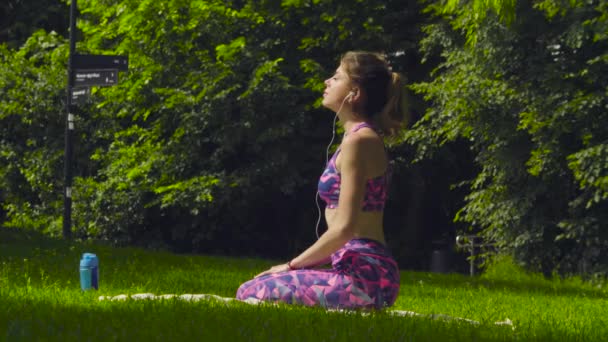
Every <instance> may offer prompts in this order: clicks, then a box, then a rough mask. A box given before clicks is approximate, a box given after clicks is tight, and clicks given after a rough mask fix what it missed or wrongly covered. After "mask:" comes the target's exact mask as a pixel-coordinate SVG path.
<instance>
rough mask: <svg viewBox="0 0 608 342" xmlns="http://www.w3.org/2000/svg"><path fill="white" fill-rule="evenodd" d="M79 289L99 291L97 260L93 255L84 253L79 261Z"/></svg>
mask: <svg viewBox="0 0 608 342" xmlns="http://www.w3.org/2000/svg"><path fill="white" fill-rule="evenodd" d="M80 288H82V290H83V291H86V290H90V289H92V288H93V289H95V290H97V289H99V260H98V259H97V256H96V255H95V254H93V253H84V254H82V259H80Z"/></svg>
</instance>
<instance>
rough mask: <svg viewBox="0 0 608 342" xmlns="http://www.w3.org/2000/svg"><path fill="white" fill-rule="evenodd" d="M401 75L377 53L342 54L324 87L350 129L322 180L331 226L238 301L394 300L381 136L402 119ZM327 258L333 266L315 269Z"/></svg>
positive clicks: (348, 305) (379, 303) (374, 303)
mask: <svg viewBox="0 0 608 342" xmlns="http://www.w3.org/2000/svg"><path fill="white" fill-rule="evenodd" d="M401 79H402V78H401V76H400V75H399V74H397V73H394V72H392V71H391V69H390V66H389V65H388V63H387V61H386V60H385V59H384V57H383V56H382V55H380V54H377V53H371V52H362V51H354V52H348V53H346V54H345V55H344V56H343V57H342V59H341V62H340V66H339V67H338V69H337V70H336V72H335V74H334V75H333V76H332V77H331V78H329V79H328V80H326V81H325V86H326V88H325V92H324V93H323V106H325V107H326V108H328V109H331V110H332V111H334V112H336V116H337V117H338V118H339V119H340V122H341V123H342V125H343V127H344V132H345V134H344V137H343V140H342V142H341V144H340V147H339V148H338V149H337V150H336V152H335V154H334V155H333V156H332V158H331V159H330V160H329V161H328V163H327V166H326V169H325V171H324V172H323V174H322V175H321V178H320V180H319V185H318V191H319V196H320V197H321V199H322V200H324V201H325V202H326V208H325V217H326V220H327V227H328V229H327V231H326V232H325V233H324V234H323V235H321V237H320V238H319V239H318V240H317V241H316V242H315V243H314V244H313V245H312V246H310V247H309V248H308V249H306V250H305V251H304V252H302V253H301V254H300V255H298V256H297V257H296V258H294V259H292V260H290V261H289V262H287V263H285V264H280V265H277V266H274V267H272V268H270V269H269V270H267V271H264V272H262V273H260V274H258V275H257V276H256V277H255V278H254V279H252V280H250V281H248V282H246V283H244V284H242V285H241V287H240V288H239V289H238V291H237V296H236V297H237V299H240V300H247V299H249V298H255V299H259V300H266V301H281V302H286V303H294V304H303V305H309V306H314V305H318V306H322V307H326V308H338V309H342V308H344V309H354V308H365V309H374V308H375V309H381V308H383V307H386V306H390V305H392V304H393V303H394V302H395V300H396V299H397V294H398V292H399V268H398V266H397V263H396V262H395V260H394V259H393V258H392V256H391V254H390V252H389V251H388V249H387V247H386V241H385V239H384V232H383V226H382V220H383V211H384V204H385V202H386V198H387V192H388V183H389V182H388V180H389V174H390V170H389V163H388V157H387V154H386V152H385V149H384V143H383V139H382V138H383V135H387V134H392V133H393V132H394V131H396V130H398V129H399V128H400V126H401V123H402V122H403V121H404V118H405V114H406V112H405V110H406V108H405V105H404V95H403V91H404V88H403V85H402V82H401ZM329 261H331V264H332V268H331V269H315V267H316V266H319V265H321V264H324V263H327V262H329Z"/></svg>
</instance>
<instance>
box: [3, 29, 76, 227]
mask: <svg viewBox="0 0 608 342" xmlns="http://www.w3.org/2000/svg"><path fill="white" fill-rule="evenodd" d="M0 50H1V53H0V74H1V75H2V78H0V188H2V192H0V202H1V203H2V206H3V208H4V210H5V211H6V213H7V217H8V221H7V222H6V225H8V226H19V227H29V228H34V227H36V228H40V229H42V230H45V231H49V232H52V233H54V232H55V229H57V228H58V227H57V225H58V223H60V222H57V216H55V214H56V213H57V210H58V207H59V205H60V202H58V201H59V200H60V198H61V193H62V192H61V182H60V179H61V178H59V177H58V175H60V170H62V165H63V164H62V151H63V144H62V140H60V139H56V138H55V137H61V136H62V135H63V130H64V128H63V122H64V120H63V118H64V116H63V114H62V110H61V109H62V102H63V100H64V96H65V88H63V87H62V85H63V84H65V79H66V72H65V69H64V68H63V65H65V62H66V61H67V45H66V44H65V40H64V39H62V38H61V37H59V36H58V35H57V34H54V33H50V34H47V33H44V32H42V31H38V32H36V33H35V34H34V35H32V37H30V38H29V39H28V40H27V42H26V43H25V45H24V46H23V47H22V48H21V49H20V50H19V51H13V50H9V49H7V48H6V46H2V45H0Z"/></svg>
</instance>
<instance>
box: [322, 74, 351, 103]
mask: <svg viewBox="0 0 608 342" xmlns="http://www.w3.org/2000/svg"><path fill="white" fill-rule="evenodd" d="M352 88H353V85H352V81H351V80H350V78H349V77H348V75H347V74H346V72H344V68H343V66H342V65H340V67H338V69H337V70H336V72H335V73H334V75H333V76H332V77H330V78H328V79H326V80H325V92H324V93H323V106H324V107H326V108H328V109H331V110H333V111H334V112H337V111H338V110H339V109H340V106H341V105H342V103H343V102H344V98H345V97H346V96H347V95H348V93H349V92H350V91H351V90H352ZM344 104H345V105H346V103H344Z"/></svg>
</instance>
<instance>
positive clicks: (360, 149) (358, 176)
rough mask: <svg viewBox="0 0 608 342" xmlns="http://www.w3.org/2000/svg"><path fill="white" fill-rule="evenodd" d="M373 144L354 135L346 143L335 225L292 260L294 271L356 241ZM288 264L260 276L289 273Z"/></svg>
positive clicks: (317, 261)
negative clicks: (365, 158) (366, 157)
mask: <svg viewBox="0 0 608 342" xmlns="http://www.w3.org/2000/svg"><path fill="white" fill-rule="evenodd" d="M371 144H373V142H372V141H371V140H370V139H369V138H366V137H363V136H359V135H356V134H355V135H353V136H351V137H350V138H349V139H348V140H345V141H344V142H343V143H342V149H341V152H340V177H341V183H340V198H339V202H338V207H337V209H336V214H335V216H334V219H333V220H332V221H333V222H332V223H331V225H330V226H329V227H328V230H327V231H326V232H325V233H324V234H323V235H321V237H320V238H319V239H318V240H317V241H316V242H315V243H314V244H313V245H312V246H310V247H309V248H308V249H306V250H305V251H304V252H302V253H301V254H300V255H298V256H297V257H296V258H294V259H292V260H291V262H290V265H291V267H292V268H303V267H309V266H311V265H316V264H318V263H319V262H321V261H322V260H324V259H326V258H327V257H329V256H330V255H331V254H332V253H334V252H335V251H337V250H338V249H339V248H340V247H342V246H343V245H344V244H345V243H346V242H348V241H349V240H350V239H352V238H353V237H354V231H353V227H354V223H355V222H356V221H357V217H358V215H359V213H360V212H361V204H362V203H363V197H364V195H365V182H366V179H367V178H368V177H367V175H366V172H365V165H364V163H363V158H362V156H364V155H365V153H366V152H367V151H368V150H369V149H370V145H371ZM289 269H290V268H289V266H288V265H287V264H282V265H277V266H274V267H272V268H271V269H269V270H268V271H265V272H262V273H260V274H259V275H258V276H261V275H264V274H267V273H274V272H282V271H287V270H289Z"/></svg>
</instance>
